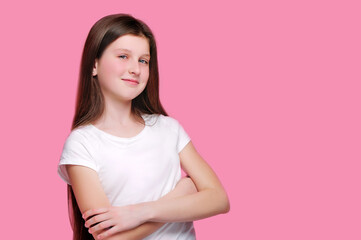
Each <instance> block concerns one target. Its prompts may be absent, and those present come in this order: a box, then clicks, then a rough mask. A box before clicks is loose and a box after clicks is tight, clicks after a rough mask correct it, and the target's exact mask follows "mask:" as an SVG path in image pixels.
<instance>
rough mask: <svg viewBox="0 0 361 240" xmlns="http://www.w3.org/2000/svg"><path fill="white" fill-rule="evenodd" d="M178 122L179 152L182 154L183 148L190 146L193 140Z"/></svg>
mask: <svg viewBox="0 0 361 240" xmlns="http://www.w3.org/2000/svg"><path fill="white" fill-rule="evenodd" d="M176 122H177V129H178V131H177V133H178V141H177V152H178V153H180V152H181V151H182V150H183V148H184V147H185V146H186V145H187V144H188V142H189V141H190V140H191V139H190V137H189V135H188V134H187V132H186V131H185V130H184V128H183V126H182V125H181V124H180V123H179V122H178V121H176Z"/></svg>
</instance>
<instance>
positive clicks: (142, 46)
mask: <svg viewBox="0 0 361 240" xmlns="http://www.w3.org/2000/svg"><path fill="white" fill-rule="evenodd" d="M107 49H108V50H109V51H112V52H114V51H129V52H131V53H134V54H136V55H139V56H141V55H149V43H148V39H146V38H145V37H139V36H134V35H130V34H127V35H123V36H121V37H119V38H117V39H116V40H115V41H114V42H112V43H111V44H110V45H109V46H108V47H107Z"/></svg>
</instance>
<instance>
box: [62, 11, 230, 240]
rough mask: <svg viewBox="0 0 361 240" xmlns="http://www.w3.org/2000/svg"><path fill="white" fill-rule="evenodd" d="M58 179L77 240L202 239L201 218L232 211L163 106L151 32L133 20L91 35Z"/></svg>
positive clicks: (104, 23) (109, 20)
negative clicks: (183, 175) (198, 222)
mask: <svg viewBox="0 0 361 240" xmlns="http://www.w3.org/2000/svg"><path fill="white" fill-rule="evenodd" d="M181 167H182V169H183V170H184V171H185V172H186V173H187V174H188V177H186V178H183V179H181ZM58 174H59V175H60V177H61V178H62V179H63V180H64V181H65V182H66V183H67V184H68V199H69V205H68V207H69V209H71V214H70V219H71V223H72V228H73V233H74V235H73V239H74V240H83V239H93V237H94V239H109V240H115V239H147V240H149V239H167V240H172V239H184V240H189V239H195V231H194V228H193V222H192V221H193V220H197V219H202V218H207V217H210V216H213V215H216V214H220V213H226V212H228V211H229V201H228V197H227V194H226V192H225V190H224V189H223V187H222V185H221V183H220V182H219V180H218V178H217V176H216V174H215V173H214V172H213V171H212V169H211V168H210V167H209V165H208V164H207V163H206V162H205V161H204V160H203V159H202V157H201V156H200V155H199V154H198V153H197V151H196V149H195V148H194V146H193V144H192V142H191V141H190V138H189V136H188V134H187V133H186V132H185V130H184V129H183V127H182V126H181V124H180V123H179V122H178V121H177V120H176V119H174V118H172V117H170V116H168V115H167V113H166V111H165V110H164V109H163V107H162V105H161V103H160V100H159V79H158V62H157V49H156V42H155V39H154V36H153V34H152V32H151V30H150V29H149V27H148V26H147V25H146V24H145V23H144V22H142V21H141V20H139V19H136V18H134V17H132V16H131V15H127V14H114V15H109V16H106V17H104V18H102V19H100V20H99V21H98V22H96V23H95V24H94V26H93V27H92V28H91V30H90V32H89V34H88V37H87V39H86V42H85V46H84V50H83V55H82V60H81V68H80V75H79V86H78V94H77V102H76V111H75V116H74V120H73V124H72V131H71V133H70V134H69V135H68V137H67V139H66V141H65V144H64V148H63V152H62V155H61V158H60V162H59V165H58Z"/></svg>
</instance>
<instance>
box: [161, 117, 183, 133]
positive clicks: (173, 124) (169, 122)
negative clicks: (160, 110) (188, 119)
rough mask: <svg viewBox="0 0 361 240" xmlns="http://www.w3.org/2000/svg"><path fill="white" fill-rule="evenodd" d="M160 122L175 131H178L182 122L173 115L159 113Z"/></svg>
mask: <svg viewBox="0 0 361 240" xmlns="http://www.w3.org/2000/svg"><path fill="white" fill-rule="evenodd" d="M159 118H160V122H161V124H163V125H164V126H166V127H167V128H169V129H172V130H174V131H178V129H179V126H180V123H179V121H178V120H177V119H175V118H173V117H171V116H165V115H162V114H161V115H159Z"/></svg>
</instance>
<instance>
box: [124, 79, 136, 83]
mask: <svg viewBox="0 0 361 240" xmlns="http://www.w3.org/2000/svg"><path fill="white" fill-rule="evenodd" d="M122 80H123V81H127V82H131V83H134V84H139V82H138V81H137V80H135V79H122Z"/></svg>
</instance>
